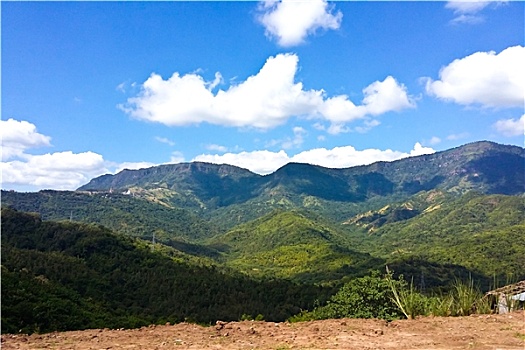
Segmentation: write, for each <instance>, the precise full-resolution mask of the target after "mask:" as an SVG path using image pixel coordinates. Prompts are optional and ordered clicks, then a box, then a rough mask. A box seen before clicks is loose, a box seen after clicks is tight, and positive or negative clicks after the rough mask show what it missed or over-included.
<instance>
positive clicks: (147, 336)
mask: <svg viewBox="0 0 525 350" xmlns="http://www.w3.org/2000/svg"><path fill="white" fill-rule="evenodd" d="M1 344H2V349H6V350H7V349H79V350H87V349H93V350H95V349H96V350H101V349H105V350H109V349H144V350H153V349H159V350H163V349H232V350H235V349H273V350H277V349H280V350H284V349H370V350H371V349H451V350H452V349H493V350H497V349H501V350H503V349H516V350H524V349H525V313H524V312H523V311H520V312H514V313H511V314H507V315H475V316H470V317H447V318H443V317H426V318H419V319H416V320H399V321H394V322H390V323H387V322H385V321H381V320H362V319H340V320H324V321H314V322H301V323H273V322H251V321H243V322H229V323H226V322H218V324H217V325H215V326H213V327H202V326H198V325H194V324H188V323H181V324H177V325H164V326H149V327H143V328H140V329H126V330H108V329H104V330H102V329H101V330H97V329H95V330H86V331H72V332H61V333H49V334H33V335H29V336H28V335H21V334H17V335H11V334H4V335H2V343H1Z"/></svg>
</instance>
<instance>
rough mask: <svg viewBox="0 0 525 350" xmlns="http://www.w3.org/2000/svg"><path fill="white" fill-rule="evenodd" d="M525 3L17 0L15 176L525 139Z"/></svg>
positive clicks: (49, 184)
mask: <svg viewBox="0 0 525 350" xmlns="http://www.w3.org/2000/svg"><path fill="white" fill-rule="evenodd" d="M524 13H525V3H523V2H513V1H510V2H502V1H491V2H459V3H458V2H357V1H356V2H354V1H349V2H326V1H323V0H310V1H303V2H298V1H282V2H272V1H268V2H2V3H1V20H2V23H1V36H2V57H1V59H2V61H1V68H2V72H1V73H2V80H1V84H2V85H1V88H2V92H1V93H2V103H1V108H2V110H1V113H2V121H1V123H2V125H1V132H2V188H4V189H15V190H20V191H34V190H39V189H46V188H53V189H75V188H77V187H79V186H80V185H82V184H84V183H86V182H87V181H89V179H91V178H92V177H94V176H98V175H102V174H105V173H115V172H118V171H120V170H121V169H123V168H130V169H131V168H140V167H147V166H153V165H158V164H165V163H177V162H188V161H194V160H200V161H208V162H215V163H229V164H234V165H237V166H241V167H244V168H248V169H250V170H252V171H254V172H257V173H262V174H265V173H269V172H272V171H274V170H276V169H277V168H279V167H280V166H282V165H284V164H286V163H287V162H290V161H298V162H306V163H311V164H319V165H323V166H327V167H338V168H339V167H348V166H354V165H360V164H369V163H372V162H374V161H378V160H394V159H399V158H403V157H407V156H410V155H418V154H424V153H431V152H434V151H439V150H444V149H448V148H451V147H456V146H459V145H461V144H464V143H468V142H473V141H479V140H492V141H496V142H499V143H504V144H515V145H519V146H523V141H524V130H523V129H524V123H525V116H524V91H525V68H524V67H525V65H524V64H523V62H525V49H524Z"/></svg>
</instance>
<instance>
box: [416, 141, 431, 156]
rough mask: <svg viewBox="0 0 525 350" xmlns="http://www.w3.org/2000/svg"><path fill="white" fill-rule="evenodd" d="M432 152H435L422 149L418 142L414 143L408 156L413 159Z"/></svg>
mask: <svg viewBox="0 0 525 350" xmlns="http://www.w3.org/2000/svg"><path fill="white" fill-rule="evenodd" d="M434 152H435V151H434V150H433V149H432V148H431V147H423V146H421V144H420V143H419V142H416V144H415V145H414V149H413V150H412V151H410V156H411V157H415V156H420V155H423V154H432V153H434Z"/></svg>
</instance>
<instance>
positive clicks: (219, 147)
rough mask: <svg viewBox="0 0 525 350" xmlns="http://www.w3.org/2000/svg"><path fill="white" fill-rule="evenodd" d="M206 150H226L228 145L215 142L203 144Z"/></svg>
mask: <svg viewBox="0 0 525 350" xmlns="http://www.w3.org/2000/svg"><path fill="white" fill-rule="evenodd" d="M204 147H205V148H206V149H207V150H208V151H216V152H226V151H228V147H225V146H221V145H216V144H209V145H206V146H204Z"/></svg>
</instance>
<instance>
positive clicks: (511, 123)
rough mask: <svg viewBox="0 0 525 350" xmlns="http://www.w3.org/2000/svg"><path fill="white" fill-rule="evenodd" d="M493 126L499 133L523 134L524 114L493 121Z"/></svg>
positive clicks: (524, 129)
mask: <svg viewBox="0 0 525 350" xmlns="http://www.w3.org/2000/svg"><path fill="white" fill-rule="evenodd" d="M493 128H494V129H496V130H497V131H498V132H499V133H500V134H502V135H504V136H507V137H513V136H523V135H525V114H524V115H522V116H521V118H519V119H502V120H498V121H497V122H496V123H494V125H493Z"/></svg>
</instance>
